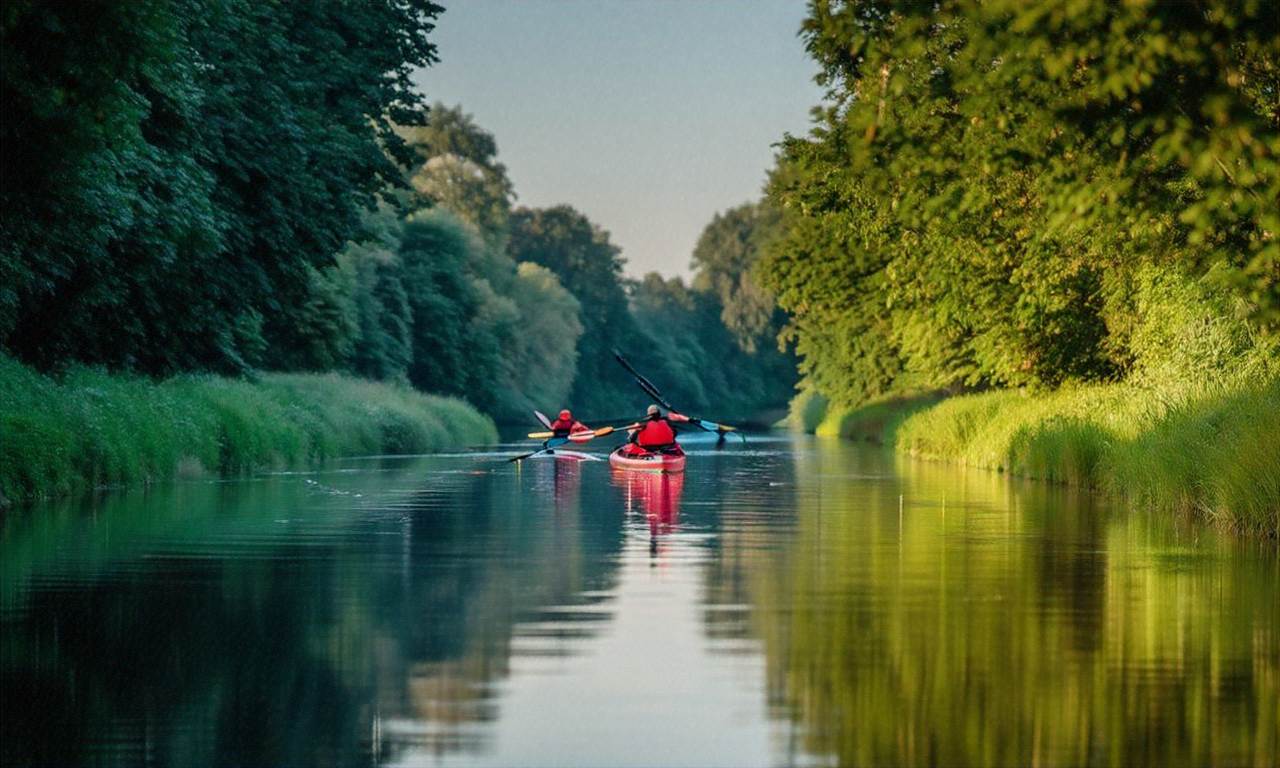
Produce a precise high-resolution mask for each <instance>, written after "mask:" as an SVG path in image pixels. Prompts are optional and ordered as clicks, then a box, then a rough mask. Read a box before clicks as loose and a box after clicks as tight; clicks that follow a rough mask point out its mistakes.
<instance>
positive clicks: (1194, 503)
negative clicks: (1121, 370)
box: [787, 378, 1280, 538]
mask: <svg viewBox="0 0 1280 768" xmlns="http://www.w3.org/2000/svg"><path fill="white" fill-rule="evenodd" d="M787 422H788V425H789V426H790V427H791V428H793V429H797V430H800V431H805V432H813V433H815V434H817V435H819V436H827V437H840V438H844V439H850V440H858V441H864V442H873V443H878V444H881V445H884V446H887V447H890V448H892V449H893V450H895V451H897V452H899V453H905V454H909V455H912V456H916V457H920V458H924V459H930V460H939V461H949V462H954V463H958V464H962V465H964V466H970V467H977V468H980V469H987V470H994V471H998V472H1002V473H1006V474H1008V475H1010V476H1012V477H1019V478H1027V479H1032V480H1042V481H1047V482H1050V483H1057V484H1064V485H1069V486H1076V487H1083V488H1089V489H1093V490H1097V491H1100V492H1102V493H1105V494H1107V495H1109V496H1113V497H1115V498H1119V499H1122V500H1124V501H1125V502H1126V503H1127V504H1129V505H1130V506H1134V507H1145V508H1147V509H1151V510H1169V511H1172V512H1174V513H1177V514H1187V515H1190V516H1192V517H1194V518H1196V519H1199V520H1203V521H1206V522H1209V523H1211V524H1214V525H1217V526H1219V527H1221V528H1225V529H1227V530H1231V531H1235V532H1240V533H1246V534H1250V535H1254V536H1264V537H1273V538H1274V537H1280V378H1273V379H1271V381H1270V382H1269V383H1267V384H1263V385H1245V386H1241V387H1238V388H1235V389H1227V388H1218V389H1217V391H1213V392H1207V391H1201V392H1196V393H1191V392H1184V393H1178V394H1171V393H1168V392H1162V391H1160V390H1158V389H1153V388H1149V387H1143V386H1139V385H1137V384H1134V383H1117V384H1090V385H1079V386H1073V387H1064V388H1063V389H1059V390H1057V391H1052V392H1043V393H1034V392H1028V391H1025V390H993V391H988V392H980V393H974V394H960V395H955V396H951V397H944V396H943V395H942V394H940V393H936V392H929V393H918V394H911V395H903V396H895V397H885V398H880V399H877V400H873V401H870V402H867V403H864V404H862V405H860V406H855V407H840V406H834V405H831V404H829V403H827V402H825V400H824V399H823V398H822V397H821V396H820V395H818V394H816V393H815V392H813V391H812V390H806V391H805V392H803V393H801V395H799V396H798V397H797V398H796V400H795V402H794V403H793V405H792V411H791V414H790V415H789V417H788V419H787Z"/></svg>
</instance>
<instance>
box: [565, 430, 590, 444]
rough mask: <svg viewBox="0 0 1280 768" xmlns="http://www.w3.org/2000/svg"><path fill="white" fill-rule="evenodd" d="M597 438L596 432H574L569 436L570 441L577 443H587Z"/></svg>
mask: <svg viewBox="0 0 1280 768" xmlns="http://www.w3.org/2000/svg"><path fill="white" fill-rule="evenodd" d="M595 436H596V433H595V432H574V433H573V434H571V435H569V440H570V441H571V442H575V443H585V442H587V441H588V440H591V439H593V438H594V437H595Z"/></svg>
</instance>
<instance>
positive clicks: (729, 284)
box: [689, 202, 780, 352]
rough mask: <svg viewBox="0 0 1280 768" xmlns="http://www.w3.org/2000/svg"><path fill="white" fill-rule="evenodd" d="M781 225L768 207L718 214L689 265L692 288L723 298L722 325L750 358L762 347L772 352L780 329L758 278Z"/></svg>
mask: <svg viewBox="0 0 1280 768" xmlns="http://www.w3.org/2000/svg"><path fill="white" fill-rule="evenodd" d="M778 224H779V215H778V212H777V211H776V210H774V209H773V208H772V207H770V206H769V205H768V204H767V203H763V202H762V203H746V204H744V205H740V206H738V207H737V208H730V209H729V210H727V211H725V212H724V213H717V214H716V215H715V217H714V218H712V219H711V223H710V224H708V225H707V226H706V228H705V229H703V230H702V234H701V235H700V236H699V237H698V244H697V245H696V246H695V247H694V249H693V258H692V260H691V261H690V262H689V267H690V268H691V269H692V270H694V278H693V288H694V289H695V290H699V291H709V292H711V293H713V294H715V295H716V297H717V298H719V300H720V305H721V306H722V307H723V309H722V310H721V315H720V319H721V321H722V322H723V323H724V325H725V327H726V328H728V329H729V330H730V331H732V332H733V334H734V337H735V339H736V340H737V342H738V345H739V346H740V347H742V348H743V349H744V350H746V351H747V352H754V351H755V350H756V348H757V347H758V346H760V345H761V344H762V343H763V344H765V345H770V346H772V345H773V343H774V341H773V337H775V336H777V334H778V327H779V326H780V322H779V320H780V317H779V312H778V305H777V302H776V301H775V300H774V297H773V294H772V293H771V292H770V291H769V290H768V289H766V288H764V287H763V286H761V285H760V282H759V280H758V279H757V277H756V265H757V264H759V263H760V261H761V259H762V258H763V256H764V249H765V247H766V245H767V244H768V243H769V241H770V240H771V239H772V238H773V237H775V236H776V235H777V234H778Z"/></svg>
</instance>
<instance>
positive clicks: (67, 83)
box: [0, 0, 792, 421]
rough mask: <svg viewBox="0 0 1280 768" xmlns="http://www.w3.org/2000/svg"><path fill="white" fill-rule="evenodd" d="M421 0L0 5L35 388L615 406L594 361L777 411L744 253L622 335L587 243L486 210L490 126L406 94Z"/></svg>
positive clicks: (508, 414) (430, 12)
mask: <svg viewBox="0 0 1280 768" xmlns="http://www.w3.org/2000/svg"><path fill="white" fill-rule="evenodd" d="M441 10H442V9H441V8H440V7H438V6H436V5H434V4H433V3H431V2H428V1H427V0H378V2H374V3H362V4H358V5H356V6H352V5H350V4H345V3H337V2H318V3H301V4H298V3H284V4H281V3H265V4H261V3H249V2H244V0H179V2H176V3H171V4H136V3H135V4H125V5H120V4H112V3H88V4H78V5H77V6H58V5H49V4H40V3H31V2H17V3H12V4H9V5H8V6H6V8H5V12H4V15H3V16H2V17H0V32H2V34H3V54H2V55H3V64H4V67H3V69H4V73H3V96H4V103H5V111H6V114H5V120H4V123H3V126H2V127H0V131H2V134H0V138H2V139H3V152H4V158H3V160H4V162H3V172H4V178H3V193H2V194H3V198H2V200H0V202H2V204H3V211H4V219H3V227H4V237H3V242H2V243H0V278H2V279H0V350H3V351H4V352H5V353H6V354H9V355H12V356H13V357H15V358H17V359H18V360H21V361H23V362H25V363H28V364H32V365H34V366H36V367H37V368H38V369H41V370H44V371H57V370H59V369H65V368H67V367H68V366H71V365H74V364H86V363H87V364H91V365H101V366H104V367H106V368H108V369H113V370H123V371H128V372H136V373H143V374H149V375H156V376H159V375H170V374H175V373H181V372H184V371H218V372H234V373H249V372H251V371H253V370H255V369H266V370H283V371H313V372H318V371H345V372H351V373H355V374H358V375H360V376H363V377H367V378H372V379H378V380H387V381H392V382H398V383H408V384H411V385H413V386H414V387H416V388H418V389H421V390H425V391H429V392H436V393H441V394H448V395H455V396H459V397H465V398H466V399H467V400H468V401H470V402H471V403H473V404H474V405H476V406H478V407H480V408H482V409H483V410H485V411H487V412H489V413H491V414H493V415H495V416H496V417H498V418H500V419H503V420H521V421H523V420H527V419H528V418H529V411H530V410H532V409H533V408H534V407H537V408H541V409H547V410H550V409H556V408H559V407H561V406H564V405H574V406H576V407H578V408H579V410H584V409H585V412H586V413H588V414H589V415H592V416H594V417H595V418H603V417H606V416H617V415H629V414H631V413H632V412H634V411H635V410H636V409H638V408H640V407H642V406H643V405H644V400H643V397H642V396H641V395H640V393H639V392H638V390H637V389H636V388H635V386H634V385H633V383H632V382H631V381H630V380H629V378H628V377H627V376H626V375H625V373H624V372H623V371H622V370H621V369H620V368H619V367H618V366H617V365H616V364H615V363H614V362H613V360H612V356H611V350H612V349H613V348H615V347H618V348H622V349H626V350H628V352H629V353H631V354H632V355H633V356H634V357H635V359H636V362H637V363H638V364H640V365H642V366H643V367H644V368H645V369H646V370H649V371H651V372H654V373H655V375H657V376H658V377H659V378H662V379H663V380H664V381H665V382H666V383H667V384H669V385H671V386H673V387H674V390H673V391H674V392H676V393H678V394H680V395H688V396H689V399H688V400H683V401H681V405H682V406H686V407H692V408H701V409H707V408H710V409H714V410H715V411H717V412H718V413H720V414H721V415H738V414H742V413H747V412H750V411H753V410H755V409H757V408H759V407H761V406H763V405H771V404H777V403H778V402H779V401H781V400H784V399H785V397H786V395H787V394H788V392H789V389H790V382H791V378H792V377H791V376H790V375H789V373H788V372H786V371H785V367H782V368H780V367H779V366H778V365H777V363H778V358H777V355H775V354H773V353H769V354H766V355H756V354H755V347H756V345H757V342H758V341H759V340H760V339H764V338H766V337H769V336H771V335H772V333H773V332H772V331H771V330H770V329H769V328H767V327H766V326H767V322H766V323H765V324H764V325H762V324H761V322H760V318H761V317H762V316H763V317H765V318H771V317H772V312H773V305H772V300H771V298H770V297H768V296H764V297H763V299H762V298H761V296H760V295H757V293H756V292H755V291H754V287H753V284H752V283H751V282H750V278H748V277H744V276H745V275H746V274H747V271H748V270H749V266H750V263H752V262H753V261H754V260H756V259H757V258H758V253H757V251H756V250H752V251H751V253H749V254H742V253H738V254H735V255H733V256H732V257H730V256H719V255H717V254H718V253H719V252H720V251H723V248H721V246H720V245H718V244H715V243H712V244H710V245H704V246H702V252H703V253H704V254H705V258H706V260H705V262H704V261H699V259H702V258H703V257H698V259H695V267H698V268H700V269H703V271H704V272H706V276H704V277H700V278H699V280H700V282H699V284H698V286H697V287H698V289H699V291H700V292H701V293H700V298H699V301H701V302H702V303H703V304H706V302H707V301H708V300H710V299H709V297H713V296H714V297H718V298H716V299H715V300H714V301H716V302H719V303H718V304H716V306H715V308H714V309H713V310H708V311H706V312H702V311H701V310H700V311H699V313H697V314H696V322H695V319H694V318H695V315H692V314H688V313H685V314H683V315H682V314H681V312H683V309H682V308H681V307H677V306H676V305H670V304H666V303H663V302H657V303H655V302H653V301H647V302H641V304H642V305H643V306H644V307H645V309H644V311H646V312H651V313H665V314H668V315H670V318H668V319H664V318H659V317H656V316H655V317H644V318H639V319H640V320H642V321H643V323H638V322H637V319H638V318H637V316H636V315H635V314H634V313H633V311H632V306H631V297H630V296H629V293H628V291H629V288H628V284H627V283H626V281H624V279H623V277H622V264H623V260H622V258H621V255H620V251H619V249H618V248H617V247H616V246H615V245H613V244H611V243H610V242H609V238H608V234H607V233H605V232H604V231H603V230H601V229H600V228H599V227H598V226H597V225H595V224H593V223H592V222H590V221H589V220H587V219H586V217H584V216H583V215H582V214H580V213H578V212H577V211H574V210H573V209H571V208H568V207H567V206H565V207H558V208H552V209H548V210H528V209H520V210H518V211H513V205H514V201H515V192H514V184H513V183H512V181H511V180H510V178H509V177H508V175H507V170H506V168H505V166H503V164H502V163H501V162H499V161H498V145H497V141H496V140H495V138H494V137H493V135H492V134H490V133H488V132H487V131H485V130H484V129H482V128H481V127H479V126H478V125H476V123H475V121H474V120H473V119H472V118H471V116H470V115H468V114H466V113H465V112H464V111H463V110H462V109H461V108H460V107H448V106H445V105H441V104H435V105H432V106H431V107H430V108H428V107H427V105H426V104H425V103H424V101H423V97H422V95H421V94H420V93H418V92H417V91H416V90H415V89H414V88H413V87H412V84H411V82H410V79H409V75H410V73H411V72H412V71H414V70H415V69H417V68H420V67H422V66H425V65H429V64H431V63H432V62H433V61H435V48H434V45H433V44H432V42H430V41H429V40H428V35H429V33H430V32H431V30H432V29H433V23H434V19H435V17H436V16H437V15H438V14H439V13H440V11H441ZM709 231H710V230H709ZM718 249H719V250H718ZM725 253H727V251H726V252H725ZM717 259H718V260H717ZM700 265H701V266H700ZM713 273H714V274H713ZM744 292H745V293H744ZM701 294H705V296H702V295H701ZM741 295H749V298H748V299H747V300H745V301H739V297H740V296H741ZM761 300H763V301H764V304H763V305H761V304H760V301H761ZM707 306H708V307H709V306H710V305H709V304H708V305H707ZM735 307H743V308H748V307H749V309H744V312H743V313H740V316H739V315H735V314H733V311H734V310H733V308H735ZM761 313H763V315H762V314H761ZM721 317H723V318H724V321H725V322H728V323H730V326H731V327H732V328H733V329H734V331H733V333H734V337H733V339H729V338H728V337H726V336H725V334H724V333H723V328H722V326H721V320H720V318H721ZM668 320H669V321H668ZM642 324H643V326H644V328H647V329H650V330H651V331H652V333H646V332H645V331H644V330H642V328H641V325H642ZM675 329H680V333H681V338H679V339H674V337H673V336H672V333H673V331H674V330H675ZM655 335H656V336H655ZM686 337H687V338H686ZM694 337H697V338H694ZM655 339H660V340H661V341H662V343H663V344H666V345H668V346H670V347H671V349H669V350H668V349H660V348H658V346H657V343H656V340H655ZM673 339H674V340H673ZM735 340H736V346H737V347H741V349H740V350H737V349H736V347H735V344H733V343H729V342H732V341H735ZM689 344H692V345H694V346H695V347H699V348H700V349H703V350H704V351H703V352H700V353H699V354H697V355H693V356H690V355H688V354H684V353H677V351H676V349H675V348H676V347H677V346H682V345H686V346H687V345H689ZM720 346H726V347H729V348H734V349H735V352H734V353H733V354H735V355H737V357H735V358H733V362H734V363H735V364H737V365H741V366H748V367H750V366H752V365H755V364H756V363H759V365H757V366H756V367H755V368H754V369H752V370H751V371H750V372H749V373H746V374H744V375H743V377H742V380H743V381H747V382H750V383H749V384H748V385H746V386H745V388H744V389H735V384H733V383H732V382H726V381H725V379H724V377H723V375H722V374H721V373H720V372H718V371H716V370H715V368H714V366H711V365H709V364H708V363H709V360H710V359H711V358H721V360H722V362H723V360H724V359H727V358H724V355H725V354H728V353H727V352H725V351H722V350H718V349H716V348H717V347H720ZM766 346H769V345H766ZM779 371H782V375H781V377H780V378H779V379H778V383H777V384H776V385H766V384H764V383H763V381H762V380H761V377H762V376H765V375H766V374H767V376H768V377H770V378H772V377H773V376H774V375H775V374H776V373H777V372H779ZM705 377H709V378H708V379H707V381H704V380H703V379H704V378H705Z"/></svg>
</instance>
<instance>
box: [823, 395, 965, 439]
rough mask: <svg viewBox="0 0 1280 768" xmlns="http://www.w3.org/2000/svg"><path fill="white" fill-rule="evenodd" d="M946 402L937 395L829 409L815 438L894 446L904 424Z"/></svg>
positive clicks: (884, 399)
mask: <svg viewBox="0 0 1280 768" xmlns="http://www.w3.org/2000/svg"><path fill="white" fill-rule="evenodd" d="M941 399H942V395H941V394H939V393H934V392H925V393H919V394H905V395H895V396H891V397H884V398H878V399H875V400H871V401H870V402H867V403H864V404H863V405H861V406H859V407H857V408H849V409H843V410H841V409H828V410H827V412H826V413H825V414H824V415H823V417H822V420H821V421H819V422H818V424H817V427H816V428H815V429H814V430H813V431H814V433H815V434H818V435H823V436H828V437H843V438H844V439H846V440H862V441H865V442H871V443H879V444H880V445H893V444H894V440H895V439H896V436H897V434H898V429H899V427H901V426H902V422H904V421H906V420H907V418H909V417H910V416H911V415H912V414H914V413H917V412H919V411H922V410H924V409H926V408H928V407H929V406H931V405H933V404H934V403H937V402H938V401H939V400H941Z"/></svg>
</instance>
